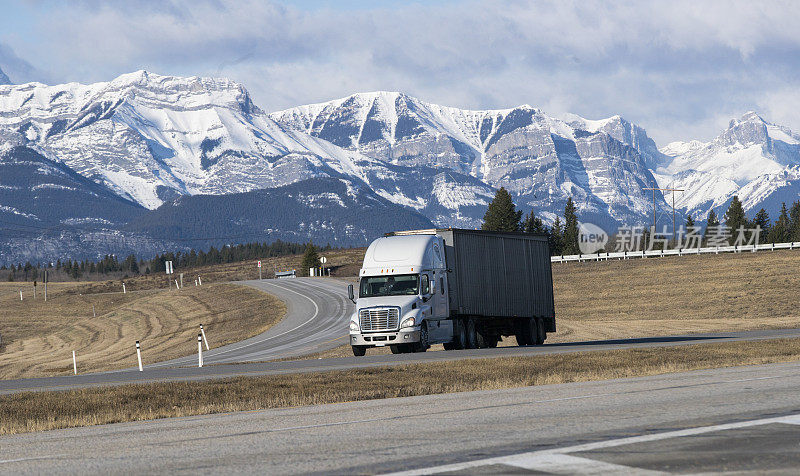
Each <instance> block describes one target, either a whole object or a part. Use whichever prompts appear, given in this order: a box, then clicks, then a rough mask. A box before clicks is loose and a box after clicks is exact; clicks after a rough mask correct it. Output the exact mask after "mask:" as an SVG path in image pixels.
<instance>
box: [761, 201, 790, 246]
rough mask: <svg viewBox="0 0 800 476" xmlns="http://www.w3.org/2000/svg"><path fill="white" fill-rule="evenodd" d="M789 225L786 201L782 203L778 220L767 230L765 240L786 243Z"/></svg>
mask: <svg viewBox="0 0 800 476" xmlns="http://www.w3.org/2000/svg"><path fill="white" fill-rule="evenodd" d="M789 227H790V223H789V211H788V210H787V209H786V203H783V204H782V205H781V212H780V214H779V215H778V220H777V221H776V222H775V223H774V224H773V225H772V228H770V230H769V236H768V237H767V241H768V242H770V243H786V242H787V241H789Z"/></svg>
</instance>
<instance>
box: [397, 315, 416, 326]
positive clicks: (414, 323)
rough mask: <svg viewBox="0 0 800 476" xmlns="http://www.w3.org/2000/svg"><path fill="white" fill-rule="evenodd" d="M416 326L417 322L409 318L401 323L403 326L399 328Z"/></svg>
mask: <svg viewBox="0 0 800 476" xmlns="http://www.w3.org/2000/svg"><path fill="white" fill-rule="evenodd" d="M416 324H417V320H416V319H414V318H413V317H409V318H408V319H406V320H405V321H403V325H401V326H400V327H414V326H415V325H416Z"/></svg>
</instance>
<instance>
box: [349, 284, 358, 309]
mask: <svg viewBox="0 0 800 476" xmlns="http://www.w3.org/2000/svg"><path fill="white" fill-rule="evenodd" d="M347 297H349V298H350V300H351V301H353V304H355V302H356V297H355V295H354V294H353V285H352V284H348V285H347Z"/></svg>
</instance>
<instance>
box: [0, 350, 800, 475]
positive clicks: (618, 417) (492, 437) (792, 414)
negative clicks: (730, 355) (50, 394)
mask: <svg viewBox="0 0 800 476" xmlns="http://www.w3.org/2000/svg"><path fill="white" fill-rule="evenodd" d="M798 388H800V363H788V364H771V365H763V366H748V367H734V368H725V369H713V370H702V371H693V372H684V373H675V374H665V375H659V376H652V377H641V378H631V379H619V380H608V381H598V382H581V383H569V384H561V385H545V386H538V387H524V388H516V389H507V390H492V391H479V392H466V393H455V394H444V395H429V396H421V397H408V398H394V399H385V400H373V401H364V402H351V403H342V404H333V405H320V406H309V407H300V408H284V409H275V410H264V411H254V412H241V413H229V414H218V415H208V416H200V417H187V418H175V419H168V420H152V421H145V422H136V423H123V424H113V425H105V426H97V427H87V428H75V429H68V430H56V431H49V432H42V433H32V434H22V435H13V436H6V437H0V449H1V450H0V473H14V474H25V473H30V474H56V473H57V474H64V473H66V474H70V473H81V474H85V473H90V474H108V473H126V474H137V473H168V474H240V473H267V474H380V473H390V472H406V473H405V474H671V473H683V474H685V473H707V472H719V471H732V472H734V471H735V472H737V474H741V473H745V474H746V473H751V474H752V473H757V474H765V473H768V474H797V470H798V464H800V463H798V462H800V426H798V425H800V392H798V391H797V390H798Z"/></svg>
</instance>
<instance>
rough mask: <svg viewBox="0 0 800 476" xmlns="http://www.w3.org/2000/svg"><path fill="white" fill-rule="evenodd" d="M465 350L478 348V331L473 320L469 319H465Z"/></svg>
mask: <svg viewBox="0 0 800 476" xmlns="http://www.w3.org/2000/svg"><path fill="white" fill-rule="evenodd" d="M466 348H467V349H477V348H478V329H477V328H476V325H475V319H473V318H471V317H470V318H469V319H467V345H466Z"/></svg>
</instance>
